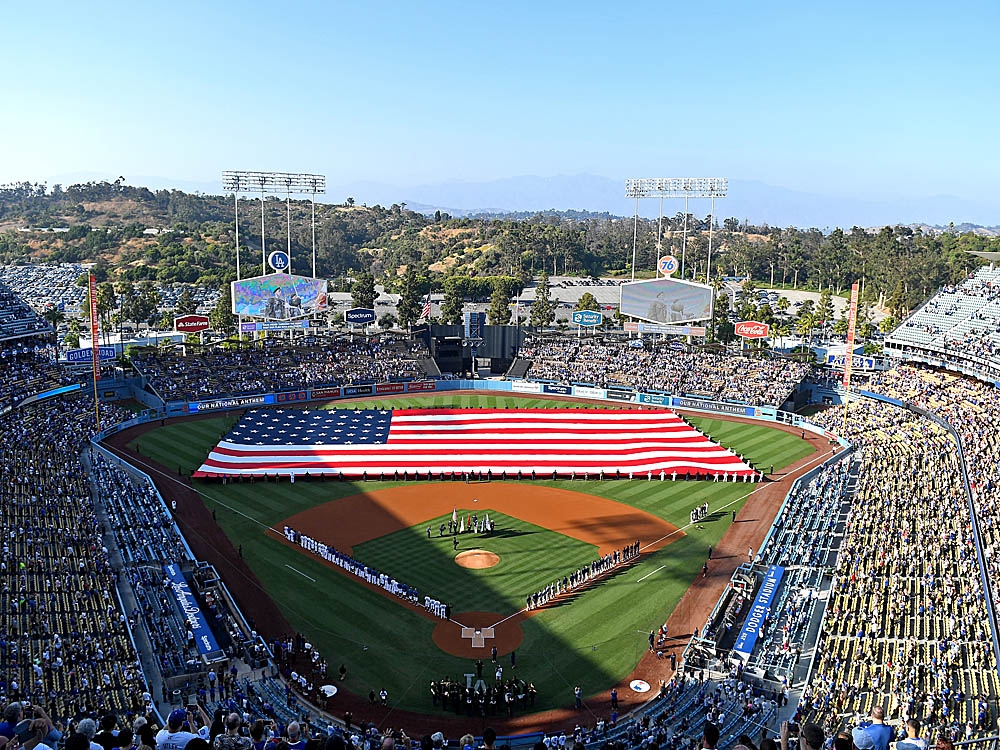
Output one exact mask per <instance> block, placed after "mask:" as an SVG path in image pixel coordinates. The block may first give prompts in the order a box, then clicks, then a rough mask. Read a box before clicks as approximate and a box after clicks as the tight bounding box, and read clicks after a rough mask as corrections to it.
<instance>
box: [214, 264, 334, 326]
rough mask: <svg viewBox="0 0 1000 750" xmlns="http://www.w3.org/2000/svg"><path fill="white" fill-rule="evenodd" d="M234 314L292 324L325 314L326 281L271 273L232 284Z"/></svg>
mask: <svg viewBox="0 0 1000 750" xmlns="http://www.w3.org/2000/svg"><path fill="white" fill-rule="evenodd" d="M232 295H233V314H234V315H246V316H249V317H251V318H267V319H268V320H291V319H293V318H301V317H303V316H304V315H312V314H314V313H319V312H326V309H327V305H326V279H311V278H308V277H307V276H295V275H293V274H289V273H271V274H268V275H267V276H254V277H253V278H250V279H242V280H240V281H234V282H232Z"/></svg>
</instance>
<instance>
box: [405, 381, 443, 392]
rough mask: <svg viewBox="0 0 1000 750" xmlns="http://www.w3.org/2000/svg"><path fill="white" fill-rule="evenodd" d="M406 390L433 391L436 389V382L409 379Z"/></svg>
mask: <svg viewBox="0 0 1000 750" xmlns="http://www.w3.org/2000/svg"><path fill="white" fill-rule="evenodd" d="M406 390H407V391H409V392H410V393H417V392H419V391H435V390H437V383H435V382H434V381H433V380H411V381H410V382H409V383H407V384H406Z"/></svg>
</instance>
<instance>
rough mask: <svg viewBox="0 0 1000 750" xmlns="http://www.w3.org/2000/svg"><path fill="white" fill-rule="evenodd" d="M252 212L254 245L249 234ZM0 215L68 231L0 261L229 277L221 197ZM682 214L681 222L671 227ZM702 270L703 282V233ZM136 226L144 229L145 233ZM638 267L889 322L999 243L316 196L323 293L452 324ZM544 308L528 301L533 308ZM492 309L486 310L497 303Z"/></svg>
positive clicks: (226, 200) (3, 244) (249, 208)
mask: <svg viewBox="0 0 1000 750" xmlns="http://www.w3.org/2000/svg"><path fill="white" fill-rule="evenodd" d="M291 205H292V222H291V227H290V233H291V247H292V257H293V264H294V266H293V270H294V271H295V272H296V273H302V274H304V275H311V274H312V248H313V246H312V223H311V210H310V209H311V204H310V203H309V202H308V201H293V202H292V204H291ZM261 210H263V212H264V219H265V227H266V232H267V237H266V241H265V242H262V240H261V231H260V213H261ZM285 211H286V209H285V205H284V201H282V200H279V199H277V198H269V199H267V200H265V201H263V203H262V202H261V201H259V200H249V199H244V200H241V201H240V227H239V239H240V251H239V255H240V265H241V272H242V276H251V275H257V274H260V273H262V272H263V256H264V254H265V253H266V252H268V251H270V250H273V249H279V248H280V249H285V247H286V242H287V239H286V237H287V234H288V229H289V228H288V227H286V213H285ZM0 221H3V222H5V223H7V224H12V223H22V224H27V225H28V226H32V227H42V226H46V227H63V228H65V227H68V231H64V232H60V233H42V232H37V233H31V232H28V233H20V232H13V231H10V232H4V233H0V262H4V263H20V262H32V261H53V262H58V261H65V262H95V261H99V262H101V264H102V265H103V266H105V267H106V268H107V269H108V272H109V280H111V281H114V282H119V281H128V282H132V283H133V284H138V283H141V282H144V281H155V282H160V283H174V282H183V283H194V284H202V285H208V286H214V287H220V286H225V285H226V284H227V283H228V282H229V281H230V280H232V279H233V278H235V268H236V256H237V251H236V242H235V241H236V224H235V221H234V216H233V203H232V197H231V196H229V197H226V196H209V195H199V194H190V193H185V192H183V191H178V190H170V191H167V190H160V191H151V190H148V189H146V188H141V187H131V186H128V185H125V184H124V183H123V182H122V181H115V182H91V183H85V184H82V185H71V186H68V187H65V188H63V187H62V186H59V185H56V186H53V187H51V188H48V187H47V186H45V185H41V184H36V183H18V184H16V185H12V186H5V187H0ZM685 221H686V223H687V227H688V231H687V232H686V233H685V232H684V231H683V227H684V224H685ZM710 227H711V228H712V238H711V276H712V278H711V279H708V278H707V275H708V261H709V243H710V240H709V229H710ZM147 230H155V231H156V233H155V234H151V233H149V232H148V231H147ZM633 233H635V239H636V269H635V271H636V273H637V275H638V276H647V277H648V276H651V275H652V273H653V269H654V268H655V263H656V259H657V258H658V257H659V256H660V255H663V254H668V253H669V254H672V255H674V256H676V257H677V258H678V259H680V258H682V257H683V260H684V277H685V278H688V279H694V280H698V281H716V280H717V279H718V278H719V277H721V276H732V277H750V278H752V279H753V280H754V281H755V282H756V283H758V284H759V285H762V286H772V285H773V286H778V287H780V286H795V287H797V288H805V289H814V290H822V289H827V288H829V289H831V290H832V293H833V294H843V293H844V292H845V290H846V289H848V288H849V286H850V284H851V283H852V282H854V281H858V280H860V281H861V283H862V285H863V291H864V294H863V297H864V299H865V300H866V301H868V302H869V303H873V304H880V305H882V306H883V307H885V308H887V309H888V310H889V311H890V312H892V314H894V315H895V316H897V317H899V316H902V315H903V314H905V312H906V311H908V310H910V309H912V308H913V307H914V306H916V305H917V304H919V302H920V301H921V300H923V299H925V298H926V297H927V296H928V295H929V294H931V293H932V292H933V291H934V290H935V289H937V288H938V287H940V286H941V285H943V284H947V283H953V282H955V281H957V280H959V279H961V278H962V277H963V276H964V275H966V274H967V273H969V272H970V271H971V270H972V269H974V268H975V267H976V266H978V265H979V264H980V263H981V262H982V261H980V260H979V259H978V258H976V257H974V256H971V255H969V252H968V251H981V250H992V251H1000V239H998V238H991V237H984V236H980V235H977V234H975V233H973V232H963V233H959V232H957V231H956V232H943V233H929V232H928V233H925V232H922V231H920V230H915V229H911V228H909V227H903V226H896V227H883V228H881V229H878V230H877V231H869V230H866V229H864V228H861V227H852V228H850V229H835V230H833V231H832V232H829V233H824V232H821V231H820V230H818V229H799V228H795V227H788V228H779V227H770V226H766V225H763V226H753V225H748V224H746V223H745V222H739V221H737V220H736V219H734V218H727V219H724V220H723V221H722V222H721V224H720V223H719V222H718V220H717V219H716V218H715V217H711V216H704V217H698V216H693V215H688V216H687V217H685V216H684V214H683V213H678V214H676V215H674V216H671V217H664V219H663V221H662V222H658V221H656V220H645V219H640V220H639V223H638V226H637V227H636V226H634V224H633V219H632V217H627V218H623V217H614V216H608V215H603V214H589V213H586V212H552V211H548V212H544V213H538V214H535V215H532V216H523V215H518V216H515V217H508V216H500V217H497V216H484V217H466V218H452V217H449V216H447V215H446V214H441V213H440V212H438V213H437V214H435V215H433V216H428V215H424V214H421V213H417V212H414V211H411V210H408V209H407V208H406V205H405V204H403V203H400V204H394V205H392V206H389V207H383V206H378V205H376V206H371V207H368V206H359V205H357V204H356V202H355V201H354V200H353V199H348V200H346V201H345V202H344V203H343V204H339V205H334V204H317V205H316V272H317V275H318V276H321V277H324V278H327V279H329V280H330V281H331V287H332V288H333V289H335V290H344V291H347V290H352V289H353V288H354V287H356V286H357V284H358V282H359V281H361V280H363V281H364V282H365V284H366V285H367V284H368V283H369V281H368V278H369V276H370V277H371V280H372V282H373V283H381V284H384V285H385V286H386V288H387V289H388V290H389V291H392V292H396V293H399V294H402V295H403V296H404V302H403V305H404V310H403V312H401V313H400V318H405V319H407V320H408V319H409V318H411V317H412V316H413V315H414V310H416V314H417V315H419V308H420V307H421V306H422V303H421V302H420V301H419V298H421V297H422V296H426V294H427V293H428V292H444V294H445V309H444V310H443V311H442V318H443V319H445V320H448V321H456V320H460V318H461V314H460V305H458V304H457V301H458V300H460V299H466V300H468V299H477V300H490V301H491V305H492V300H493V296H494V293H495V292H496V289H497V285H498V283H501V282H497V279H508V280H511V281H504V282H502V283H501V284H502V287H501V291H500V292H497V293H496V296H497V298H498V299H499V297H500V296H503V295H504V294H506V296H507V300H508V302H509V300H510V299H511V298H512V297H514V296H516V294H517V291H519V290H520V288H522V287H523V286H524V285H526V284H527V283H529V282H530V280H532V279H537V278H539V276H540V274H541V273H542V272H545V273H547V274H549V275H563V274H567V275H578V276H585V275H590V276H604V275H618V276H625V275H629V276H630V275H631V273H632V270H633V269H632V267H631V263H632V243H633ZM543 305H544V303H543ZM501 307H502V306H501V305H500V303H499V302H497V309H496V314H497V319H500V318H502V317H503V315H504V312H503V310H502V309H501Z"/></svg>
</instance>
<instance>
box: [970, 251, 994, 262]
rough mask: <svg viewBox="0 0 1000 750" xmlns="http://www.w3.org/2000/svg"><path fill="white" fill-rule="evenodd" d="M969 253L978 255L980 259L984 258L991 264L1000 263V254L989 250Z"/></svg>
mask: <svg viewBox="0 0 1000 750" xmlns="http://www.w3.org/2000/svg"><path fill="white" fill-rule="evenodd" d="M967 252H968V253H969V255H978V256H979V257H980V258H984V259H986V260H988V261H989V262H990V263H996V262H997V261H1000V253H995V252H990V251H989V250H968V251H967Z"/></svg>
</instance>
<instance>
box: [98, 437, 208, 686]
mask: <svg viewBox="0 0 1000 750" xmlns="http://www.w3.org/2000/svg"><path fill="white" fill-rule="evenodd" d="M91 469H92V472H93V477H94V479H95V480H96V483H97V488H98V494H99V498H100V503H101V505H102V506H103V512H104V520H105V523H106V524H107V525H108V526H110V528H111V531H112V533H113V534H114V537H115V541H116V547H117V551H118V553H119V554H120V555H121V571H122V572H121V575H123V576H126V577H127V579H128V581H129V583H130V584H131V589H132V594H133V596H134V598H135V608H134V609H133V610H132V611H131V612H129V613H128V616H129V627H130V628H131V629H132V630H133V631H134V630H135V628H137V627H140V626H141V627H144V628H145V630H146V633H147V635H148V639H149V643H150V644H152V646H153V648H154V649H155V650H156V654H157V657H158V661H159V665H158V666H159V669H160V673H161V675H162V676H163V677H173V676H175V675H179V674H184V673H186V672H196V671H198V668H199V667H198V661H197V658H198V652H197V649H196V648H195V645H194V638H193V637H192V636H191V635H190V633H189V631H188V628H187V624H186V620H185V617H184V615H183V613H181V611H180V609H179V608H178V604H177V600H176V597H174V596H173V595H172V593H171V591H170V587H169V581H168V579H166V578H165V576H164V574H163V565H164V564H168V563H169V564H178V565H179V564H181V563H182V562H187V563H190V564H191V565H192V567H193V563H194V562H195V561H194V558H193V557H192V555H191V553H190V551H189V550H188V549H187V546H186V545H185V544H184V541H183V540H182V538H181V535H180V532H179V530H178V529H177V526H176V524H174V521H173V519H172V518H171V517H170V514H169V513H168V511H167V509H166V507H165V506H164V505H163V501H162V500H161V499H160V496H159V495H158V494H157V492H156V490H155V489H154V488H153V487H152V485H150V484H149V482H148V481H138V480H136V479H134V478H133V477H132V476H131V475H129V474H128V472H127V471H126V470H125V469H123V468H121V467H120V466H118V465H117V464H113V463H110V462H109V461H107V460H106V459H105V458H104V456H103V455H102V454H99V453H95V454H94V455H93V456H92V457H91Z"/></svg>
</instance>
